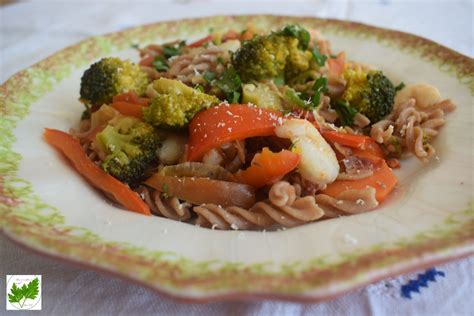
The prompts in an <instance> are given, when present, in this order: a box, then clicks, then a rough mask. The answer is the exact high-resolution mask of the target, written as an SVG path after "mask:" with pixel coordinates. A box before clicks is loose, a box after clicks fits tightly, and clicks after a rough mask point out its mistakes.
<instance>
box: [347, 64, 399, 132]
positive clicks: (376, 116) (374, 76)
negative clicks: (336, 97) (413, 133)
mask: <svg viewBox="0 0 474 316" xmlns="http://www.w3.org/2000/svg"><path fill="white" fill-rule="evenodd" d="M343 77H344V79H345V80H346V81H347V85H346V90H345V91H344V94H343V95H342V101H344V102H346V103H348V104H349V106H350V107H352V108H354V109H355V110H357V111H358V112H360V113H362V114H364V115H365V116H367V117H368V118H369V120H370V121H371V122H372V123H375V122H377V121H380V120H381V119H382V118H383V117H385V116H386V115H388V114H389V113H390V112H391V111H392V108H393V103H394V99H395V93H396V92H395V87H394V85H393V83H392V82H391V81H390V80H389V79H388V78H387V77H386V76H385V75H384V74H383V73H382V72H381V71H374V70H372V71H368V72H365V71H363V70H361V69H355V70H354V69H346V70H345V71H344V73H343Z"/></svg>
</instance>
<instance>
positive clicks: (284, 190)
mask: <svg viewBox="0 0 474 316" xmlns="http://www.w3.org/2000/svg"><path fill="white" fill-rule="evenodd" d="M299 193H300V192H299V189H298V187H295V186H293V185H291V184H290V183H288V182H286V181H279V182H277V183H275V184H273V185H272V187H271V189H270V193H269V199H268V200H266V201H261V202H257V203H255V205H254V206H252V207H251V208H250V209H249V210H245V209H242V208H239V207H236V206H231V207H226V208H223V207H221V206H219V205H214V204H204V205H200V206H196V207H194V209H193V210H194V212H196V213H197V214H198V219H197V220H196V224H199V225H201V226H206V227H213V228H217V229H230V228H231V229H235V230H237V229H250V228H267V227H270V226H274V225H281V226H284V227H293V226H297V225H301V224H304V223H306V222H311V221H315V220H317V219H319V218H321V217H322V216H323V215H324V213H323V211H322V210H321V209H320V208H319V207H318V206H317V205H316V202H315V200H314V197H313V196H305V197H300V196H298V194H299Z"/></svg>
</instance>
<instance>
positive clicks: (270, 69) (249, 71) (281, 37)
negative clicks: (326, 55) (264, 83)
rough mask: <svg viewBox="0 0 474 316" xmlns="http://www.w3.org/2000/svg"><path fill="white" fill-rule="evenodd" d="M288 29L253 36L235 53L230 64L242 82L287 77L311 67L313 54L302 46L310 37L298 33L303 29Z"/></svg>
mask: <svg viewBox="0 0 474 316" xmlns="http://www.w3.org/2000/svg"><path fill="white" fill-rule="evenodd" d="M288 28H289V27H286V28H284V29H283V30H282V31H279V32H276V33H271V34H269V35H264V36H256V37H254V38H253V39H252V40H250V41H247V42H244V43H243V45H242V47H241V48H240V49H238V50H237V51H236V52H235V53H234V55H233V56H232V65H233V66H234V68H235V70H236V71H237V73H238V74H239V75H240V78H241V79H242V81H243V82H249V81H252V80H256V81H260V80H262V79H277V80H278V81H282V79H284V80H288V79H289V78H291V77H293V76H295V75H297V74H299V73H300V72H302V71H306V70H308V69H309V68H310V66H311V61H312V54H311V52H310V51H309V50H303V49H302V48H303V47H307V45H308V44H307V42H309V39H307V37H302V36H301V34H302V33H303V31H302V30H299V29H298V30H299V31H298V30H296V29H295V30H293V31H294V32H290V31H291V28H290V29H288ZM285 30H286V31H285ZM295 32H296V33H295ZM293 33H294V34H293ZM308 35H309V34H308ZM303 38H304V39H303ZM300 39H301V41H303V42H302V43H301V42H300Z"/></svg>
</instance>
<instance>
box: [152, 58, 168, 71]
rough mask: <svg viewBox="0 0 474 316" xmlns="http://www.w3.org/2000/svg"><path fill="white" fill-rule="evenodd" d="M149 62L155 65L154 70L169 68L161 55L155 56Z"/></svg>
mask: <svg viewBox="0 0 474 316" xmlns="http://www.w3.org/2000/svg"><path fill="white" fill-rule="evenodd" d="M151 64H152V65H153V67H155V69H156V70H158V71H160V72H163V71H167V70H168V69H169V66H168V61H167V60H166V58H164V57H163V56H158V57H156V58H155V59H154V60H153V61H152V62H151Z"/></svg>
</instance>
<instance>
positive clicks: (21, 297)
mask: <svg viewBox="0 0 474 316" xmlns="http://www.w3.org/2000/svg"><path fill="white" fill-rule="evenodd" d="M38 294H39V280H38V278H34V279H33V280H32V281H31V282H29V283H28V284H23V285H22V287H18V286H17V285H16V283H13V286H12V288H11V289H10V293H8V301H9V302H10V303H12V304H14V303H17V304H18V305H19V306H20V308H23V306H24V305H25V302H26V300H28V299H31V300H34V299H35V298H36V297H37V296H38Z"/></svg>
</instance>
